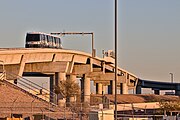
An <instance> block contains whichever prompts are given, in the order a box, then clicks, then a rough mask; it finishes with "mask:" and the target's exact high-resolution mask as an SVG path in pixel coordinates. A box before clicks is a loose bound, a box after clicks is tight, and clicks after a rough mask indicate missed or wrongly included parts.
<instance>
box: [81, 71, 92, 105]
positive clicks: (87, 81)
mask: <svg viewBox="0 0 180 120" xmlns="http://www.w3.org/2000/svg"><path fill="white" fill-rule="evenodd" d="M83 78H84V102H90V94H91V92H90V87H91V86H90V78H88V77H86V75H84V77H83Z"/></svg>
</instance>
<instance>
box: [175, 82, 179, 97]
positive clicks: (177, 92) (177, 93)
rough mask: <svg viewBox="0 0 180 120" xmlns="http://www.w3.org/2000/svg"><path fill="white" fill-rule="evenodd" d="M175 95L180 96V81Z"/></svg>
mask: <svg viewBox="0 0 180 120" xmlns="http://www.w3.org/2000/svg"><path fill="white" fill-rule="evenodd" d="M175 95H177V96H180V83H179V84H178V85H177V86H176V89H175Z"/></svg>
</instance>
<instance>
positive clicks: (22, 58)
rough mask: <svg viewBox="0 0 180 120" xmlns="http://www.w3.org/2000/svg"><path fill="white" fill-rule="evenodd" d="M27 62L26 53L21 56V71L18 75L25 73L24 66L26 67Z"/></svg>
mask: <svg viewBox="0 0 180 120" xmlns="http://www.w3.org/2000/svg"><path fill="white" fill-rule="evenodd" d="M25 62H26V58H25V56H24V55H22V56H21V62H20V67H19V72H18V75H19V76H22V75H23V71H24V67H25Z"/></svg>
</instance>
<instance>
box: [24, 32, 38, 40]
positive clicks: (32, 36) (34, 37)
mask: <svg viewBox="0 0 180 120" xmlns="http://www.w3.org/2000/svg"><path fill="white" fill-rule="evenodd" d="M39 40H40V35H39V34H27V36H26V41H39Z"/></svg>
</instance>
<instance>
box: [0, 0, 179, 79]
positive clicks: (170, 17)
mask: <svg viewBox="0 0 180 120" xmlns="http://www.w3.org/2000/svg"><path fill="white" fill-rule="evenodd" d="M179 6H180V0H118V66H119V67H121V68H123V69H125V70H127V71H129V72H131V73H133V74H135V75H136V76H138V77H139V78H141V79H146V80H153V81H164V82H168V81H170V74H169V73H170V72H171V73H173V75H174V82H180V63H179V62H180V55H179V53H180V47H179V45H180V14H179V13H180V7H179ZM31 31H37V32H45V33H51V32H94V34H95V35H94V40H95V44H94V46H95V49H96V52H97V56H99V57H102V50H105V51H107V50H114V0H29V1H27V0H1V3H0V48H17V47H24V45H25V35H26V33H27V32H31ZM62 42H63V47H64V48H66V49H75V50H81V51H85V52H91V37H90V36H88V35H87V36H85V35H84V36H62Z"/></svg>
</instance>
